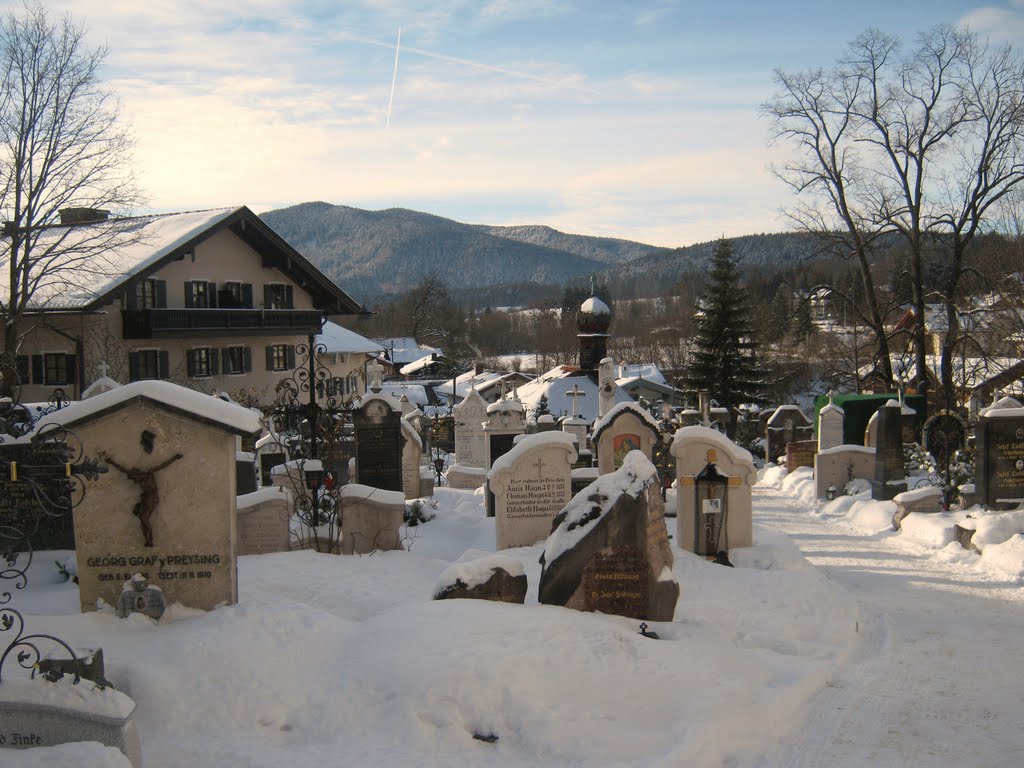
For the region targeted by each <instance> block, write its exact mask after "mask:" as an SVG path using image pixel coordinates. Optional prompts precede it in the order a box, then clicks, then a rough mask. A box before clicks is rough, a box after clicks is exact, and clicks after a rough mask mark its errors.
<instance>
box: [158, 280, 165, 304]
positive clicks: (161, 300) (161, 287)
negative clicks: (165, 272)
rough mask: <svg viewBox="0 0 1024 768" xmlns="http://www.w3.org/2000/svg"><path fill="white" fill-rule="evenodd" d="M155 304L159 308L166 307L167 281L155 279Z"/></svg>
mask: <svg viewBox="0 0 1024 768" xmlns="http://www.w3.org/2000/svg"><path fill="white" fill-rule="evenodd" d="M156 306H157V308H159V309H166V308H167V281H166V280H157V281H156Z"/></svg>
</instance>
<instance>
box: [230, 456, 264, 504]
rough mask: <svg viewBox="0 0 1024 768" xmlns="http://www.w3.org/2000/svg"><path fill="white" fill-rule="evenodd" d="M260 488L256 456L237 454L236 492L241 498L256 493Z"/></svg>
mask: <svg viewBox="0 0 1024 768" xmlns="http://www.w3.org/2000/svg"><path fill="white" fill-rule="evenodd" d="M258 487H259V481H258V479H257V472H256V454H255V453H248V452H246V451H237V452H236V453H235V490H236V491H237V492H238V495H239V496H243V495H244V494H246V493H254V492H255V491H256V489H257V488H258Z"/></svg>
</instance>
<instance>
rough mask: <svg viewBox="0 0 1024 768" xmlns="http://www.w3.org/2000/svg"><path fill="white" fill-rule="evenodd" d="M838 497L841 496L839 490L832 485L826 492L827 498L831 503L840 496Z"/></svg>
mask: <svg viewBox="0 0 1024 768" xmlns="http://www.w3.org/2000/svg"><path fill="white" fill-rule="evenodd" d="M838 495H839V489H838V488H836V486H835V485H834V484H833V485H830V486H829V487H828V490H827V491H825V498H826V499H828V500H829V501H835V500H836V496H838Z"/></svg>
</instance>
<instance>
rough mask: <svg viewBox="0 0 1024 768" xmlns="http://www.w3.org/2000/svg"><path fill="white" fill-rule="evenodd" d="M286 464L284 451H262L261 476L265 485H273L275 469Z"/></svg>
mask: <svg viewBox="0 0 1024 768" xmlns="http://www.w3.org/2000/svg"><path fill="white" fill-rule="evenodd" d="M282 464H284V454H283V453H261V454H260V477H261V478H262V479H263V482H262V484H263V485H264V486H267V485H273V484H274V479H273V469H274V467H279V466H281V465H282Z"/></svg>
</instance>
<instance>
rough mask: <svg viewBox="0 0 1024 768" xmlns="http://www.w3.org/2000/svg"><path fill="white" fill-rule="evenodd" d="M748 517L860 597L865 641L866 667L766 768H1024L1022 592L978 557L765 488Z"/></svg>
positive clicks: (846, 679)
mask: <svg viewBox="0 0 1024 768" xmlns="http://www.w3.org/2000/svg"><path fill="white" fill-rule="evenodd" d="M754 509H755V510H756V511H755V515H756V518H757V520H758V522H760V523H763V524H764V525H766V526H769V527H772V528H777V529H778V530H780V531H782V532H784V533H786V534H787V535H788V536H790V538H791V539H792V540H793V542H794V543H795V544H796V545H797V546H798V547H799V548H800V550H801V551H802V552H803V554H804V556H805V557H807V558H808V559H809V560H810V561H811V562H812V563H813V564H814V565H816V566H818V567H819V568H821V569H823V570H824V572H825V573H826V574H827V575H828V576H829V578H831V579H832V580H833V581H835V582H837V583H838V584H840V585H842V586H843V587H845V588H846V589H847V590H849V591H850V592H851V593H853V594H854V595H855V596H856V598H857V600H858V602H859V603H860V605H861V615H862V617H863V619H862V622H861V626H860V631H861V632H863V633H865V646H864V652H863V654H861V657H860V658H859V659H858V660H856V661H854V663H853V664H852V665H851V666H849V667H847V668H846V670H845V672H846V674H845V675H844V676H843V677H842V678H841V679H837V680H834V681H832V682H831V683H830V684H829V687H828V688H827V689H826V690H825V691H823V692H822V693H821V694H819V695H818V696H817V697H816V698H815V699H813V700H812V701H811V702H810V711H809V714H808V720H807V722H806V724H805V726H804V727H802V728H801V730H800V734H802V735H798V736H797V737H796V740H795V741H794V742H792V743H791V744H790V745H789V746H788V747H787V748H785V749H784V750H783V752H782V753H781V754H779V755H773V756H771V757H769V758H766V760H765V761H764V762H763V763H762V765H763V766H765V768H767V767H768V766H772V767H777V768H784V767H786V768H788V767H789V766H806V767H807V768H810V767H811V766H814V767H817V766H867V765H870V766H872V767H873V768H886V767H888V766H907V767H908V768H910V767H913V768H933V767H934V768H947V767H948V766H979V768H980V767H981V766H985V767H986V768H996V767H997V766H1007V767H1010V766H1022V765H1024V730H1022V728H1021V718H1022V716H1024V686H1022V684H1021V681H1022V674H1021V670H1022V669H1024V587H1021V586H1019V585H1017V584H1015V583H1010V582H1006V581H1001V580H1000V578H999V576H998V575H995V574H992V573H988V572H986V571H985V570H984V569H983V567H982V566H981V564H980V563H979V562H975V561H974V558H962V557H959V556H957V555H952V554H950V553H947V552H945V551H941V550H935V549H927V548H924V547H920V546H917V545H915V544H913V543H909V542H907V541H905V540H901V538H900V536H899V535H897V534H895V533H883V534H878V535H876V536H865V535H864V534H863V533H859V532H855V531H853V530H851V529H849V528H846V527H845V526H844V525H843V524H842V523H841V522H837V521H835V520H830V519H822V518H820V517H818V516H816V515H814V514H811V513H810V512H809V511H808V510H807V505H806V504H805V503H803V502H801V501H800V500H798V499H796V498H794V497H792V496H786V495H784V494H783V493H781V492H779V491H777V490H774V489H771V488H757V489H756V490H755V497H754Z"/></svg>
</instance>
